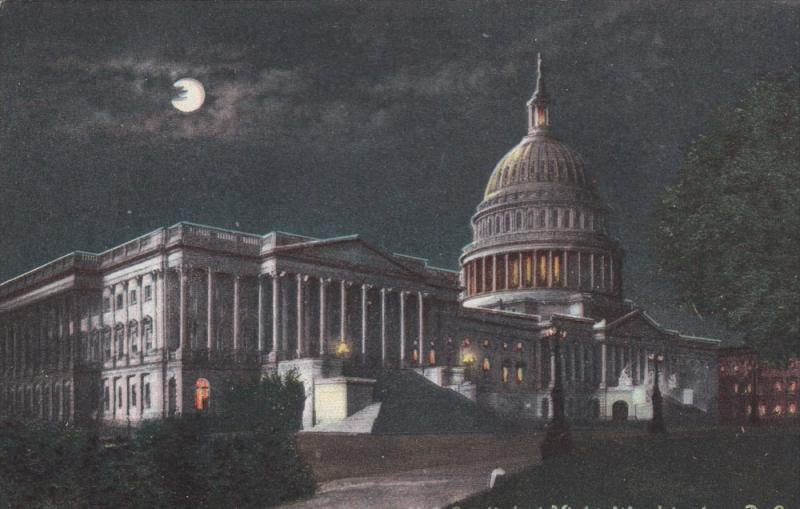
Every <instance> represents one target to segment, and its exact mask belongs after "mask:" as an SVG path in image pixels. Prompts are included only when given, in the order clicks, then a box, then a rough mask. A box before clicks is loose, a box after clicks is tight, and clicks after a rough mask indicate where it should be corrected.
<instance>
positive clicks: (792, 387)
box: [789, 382, 797, 392]
mask: <svg viewBox="0 0 800 509" xmlns="http://www.w3.org/2000/svg"><path fill="white" fill-rule="evenodd" d="M795 391H797V382H791V383H789V392H795Z"/></svg>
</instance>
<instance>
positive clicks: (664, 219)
mask: <svg viewBox="0 0 800 509" xmlns="http://www.w3.org/2000/svg"><path fill="white" fill-rule="evenodd" d="M653 240H654V244H655V247H656V252H657V253H658V261H659V266H660V268H661V269H662V270H664V271H666V272H668V273H669V274H671V275H673V276H674V277H675V280H676V282H677V285H678V288H679V289H680V291H681V298H682V300H683V302H684V303H686V304H687V305H688V306H689V307H690V308H691V309H693V310H694V311H695V312H697V313H700V314H707V315H710V316H714V317H716V318H717V319H719V320H720V321H721V322H722V323H723V324H725V325H727V326H728V327H730V328H732V329H733V330H737V331H741V332H742V333H744V335H745V338H746V341H747V342H748V343H749V344H750V345H752V346H753V347H755V348H756V349H757V350H758V351H759V352H760V353H761V354H762V355H763V356H764V357H765V358H766V359H770V360H773V361H781V360H785V359H787V358H788V357H789V356H797V355H798V354H799V353H800V351H799V350H800V348H798V343H800V340H798V333H799V331H798V323H799V322H800V319H799V318H798V317H800V89H799V88H798V81H797V79H795V78H792V79H780V80H778V79H764V80H761V81H759V82H757V83H756V85H755V86H754V87H753V88H752V89H751V90H750V91H749V93H748V95H747V96H746V97H745V98H744V100H743V101H742V102H741V103H740V104H739V105H738V107H735V108H732V109H731V108H718V109H717V110H716V111H715V112H714V113H713V114H712V116H711V118H710V121H709V125H708V128H707V134H706V135H705V136H702V137H700V138H699V139H698V140H697V141H695V142H694V143H693V144H692V145H691V147H690V149H689V153H688V155H687V157H686V161H685V163H684V165H683V167H682V169H681V172H680V177H679V180H678V182H677V184H675V185H674V186H673V187H670V188H669V189H667V190H666V192H665V193H664V194H663V196H662V197H661V200H660V203H658V205H657V210H656V214H655V217H654V225H653Z"/></svg>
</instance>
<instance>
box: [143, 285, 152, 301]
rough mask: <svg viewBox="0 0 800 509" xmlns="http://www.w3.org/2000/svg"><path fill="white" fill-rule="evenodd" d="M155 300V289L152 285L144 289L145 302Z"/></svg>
mask: <svg viewBox="0 0 800 509" xmlns="http://www.w3.org/2000/svg"><path fill="white" fill-rule="evenodd" d="M152 298H153V288H152V287H151V286H150V285H147V286H145V287H144V300H145V302H147V301H148V300H150V299H152Z"/></svg>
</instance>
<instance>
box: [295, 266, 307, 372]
mask: <svg viewBox="0 0 800 509" xmlns="http://www.w3.org/2000/svg"><path fill="white" fill-rule="evenodd" d="M296 279H297V292H296V297H297V309H296V311H297V348H296V352H297V358H298V359H299V358H301V357H303V341H305V337H304V336H305V320H304V319H305V307H304V292H303V286H304V285H303V275H302V274H297V276H296Z"/></svg>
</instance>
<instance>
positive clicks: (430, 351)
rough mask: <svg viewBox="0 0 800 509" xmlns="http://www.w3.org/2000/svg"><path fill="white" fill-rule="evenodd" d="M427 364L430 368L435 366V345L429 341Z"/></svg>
mask: <svg viewBox="0 0 800 509" xmlns="http://www.w3.org/2000/svg"><path fill="white" fill-rule="evenodd" d="M428 364H430V365H431V366H435V365H436V345H435V344H434V342H433V341H431V344H430V346H429V347H428Z"/></svg>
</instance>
